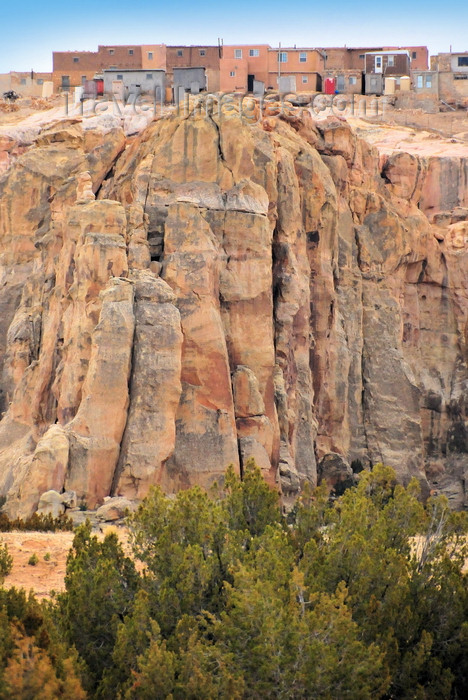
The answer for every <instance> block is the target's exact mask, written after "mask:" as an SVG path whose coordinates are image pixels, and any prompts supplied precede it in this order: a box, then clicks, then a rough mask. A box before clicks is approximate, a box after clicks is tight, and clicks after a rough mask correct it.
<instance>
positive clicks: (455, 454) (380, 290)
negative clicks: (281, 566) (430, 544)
mask: <svg viewBox="0 0 468 700" xmlns="http://www.w3.org/2000/svg"><path fill="white" fill-rule="evenodd" d="M189 106H190V109H191V110H194V111H193V112H192V113H191V114H187V115H185V116H177V115H171V116H168V117H167V118H163V119H158V120H157V121H155V122H153V123H151V124H150V125H149V126H148V128H147V129H146V130H145V131H144V132H143V133H142V134H141V135H139V136H136V137H134V138H132V139H131V142H129V143H128V145H127V147H126V148H125V149H124V147H125V138H124V134H123V132H122V130H121V129H120V128H119V127H118V124H117V122H118V120H117V122H116V119H115V118H114V117H111V118H107V119H104V118H101V117H96V118H94V117H93V118H91V119H89V120H84V121H82V120H80V119H74V120H62V121H61V122H60V121H58V122H56V123H54V124H51V125H50V126H49V127H46V128H42V130H41V129H40V128H39V127H38V131H37V132H35V133H34V135H33V138H31V139H29V141H28V143H25V144H24V145H23V143H22V142H21V144H20V145H21V148H26V149H27V150H26V152H24V153H23V154H22V155H19V154H18V153H17V152H16V151H15V149H16V148H17V145H18V144H19V141H15V143H16V144H17V145H15V143H12V142H11V141H12V140H13V141H14V138H13V137H12V139H10V140H8V139H7V140H5V139H3V140H2V143H1V144H0V148H1V149H3V150H1V152H2V153H4V154H7V156H8V159H9V160H8V170H7V171H6V174H5V175H4V176H3V178H2V179H1V180H0V245H1V249H0V363H1V375H0V404H1V405H0V408H1V410H2V411H3V412H4V415H3V418H2V420H1V421H0V493H2V494H5V495H7V496H8V501H7V508H8V510H9V512H12V513H13V512H19V510H18V508H19V506H18V503H19V497H20V494H24V510H25V512H26V510H29V511H30V510H31V508H33V507H34V505H35V504H36V503H37V502H38V499H39V497H40V495H41V493H44V492H47V491H50V490H53V491H58V492H59V491H61V490H62V489H63V488H69V489H71V490H73V491H76V493H77V495H78V497H79V498H81V497H84V498H85V499H86V500H87V502H88V503H89V504H90V505H96V504H98V503H101V502H102V501H103V499H104V498H105V497H107V496H109V495H111V494H112V495H116V496H125V497H128V498H131V499H139V498H142V497H143V496H144V495H145V494H146V493H147V491H148V489H149V487H150V486H151V485H152V484H161V486H162V487H163V488H164V489H166V490H167V491H174V490H177V489H179V488H184V487H187V486H189V485H192V484H200V485H202V486H210V485H211V484H212V483H213V482H214V481H220V480H222V478H223V475H224V473H225V471H226V468H227V466H228V465H229V464H230V463H232V464H234V466H235V468H236V469H242V467H243V466H244V465H245V464H246V462H247V461H248V459H250V458H251V457H254V458H255V459H256V461H257V462H258V463H259V465H260V466H261V468H262V471H263V473H264V475H265V478H267V479H268V480H269V481H270V482H271V483H274V482H276V483H277V484H278V485H279V486H280V488H281V489H282V491H283V495H284V497H285V502H287V503H291V502H292V501H293V499H294V498H295V497H296V496H297V494H298V492H299V490H300V488H301V485H302V484H303V483H304V482H305V481H309V482H310V483H312V484H315V483H316V481H317V466H316V464H317V462H318V463H319V464H320V465H321V468H322V467H324V466H326V465H327V464H328V462H329V461H330V459H332V458H331V457H330V455H332V457H333V460H335V462H336V464H339V465H341V466H343V465H345V469H344V472H345V473H346V475H348V471H349V469H348V467H347V465H348V464H351V463H352V462H353V461H356V460H357V461H358V462H360V463H361V464H362V465H364V466H367V465H369V464H370V463H374V462H377V461H385V462H386V463H388V464H389V465H390V466H393V467H394V468H395V469H396V470H397V473H398V475H399V478H400V479H402V480H404V481H406V480H407V479H408V478H409V477H410V476H412V475H416V476H417V477H418V479H419V480H420V481H421V483H422V485H423V490H424V491H425V492H427V491H428V490H429V486H431V487H434V488H436V489H440V490H442V491H444V492H445V493H447V494H448V496H449V497H450V499H451V502H452V503H453V504H454V505H455V506H457V507H461V506H462V505H463V502H464V499H465V498H466V495H465V491H464V483H465V481H466V476H467V475H466V473H465V472H466V455H467V449H468V448H467V446H466V434H467V429H468V426H467V413H468V408H467V403H466V396H467V393H468V392H467V382H468V372H467V367H466V360H467V350H466V329H467V328H468V292H467V290H468V276H467V275H468V273H467V270H468V265H467V254H468V246H467V229H466V221H467V220H468V200H467V196H468V195H467V192H466V182H467V178H466V172H465V170H466V158H464V157H460V158H457V157H456V156H453V155H450V157H447V158H445V157H441V154H440V153H438V154H437V155H434V156H431V155H430V154H428V153H427V152H425V153H424V155H418V154H415V153H408V154H406V153H402V152H398V153H392V152H391V151H390V153H389V152H388V149H387V151H386V152H385V153H384V154H382V156H381V160H380V161H379V154H378V151H377V149H376V148H375V147H374V146H371V145H369V144H367V143H366V142H364V141H362V140H361V139H359V138H358V137H357V136H356V133H355V132H353V130H352V129H351V128H350V127H349V125H348V124H346V123H345V122H344V121H343V120H341V119H336V118H328V119H320V120H319V121H317V122H314V120H313V118H312V117H311V115H310V114H307V113H306V114H305V115H304V119H302V120H301V118H300V117H299V116H298V115H297V114H294V112H293V110H292V108H290V107H288V108H287V114H285V115H284V118H279V114H277V113H276V112H277V107H278V105H276V106H274V109H273V112H272V113H271V114H270V115H268V116H267V119H266V120H264V121H263V123H261V124H256V123H255V122H254V120H253V119H252V120H251V121H249V120H248V119H243V118H241V117H240V116H238V115H237V114H236V113H235V108H234V111H232V110H231V112H230V113H228V112H227V111H226V110H224V111H223V110H221V113H220V112H219V111H218V109H217V108H216V107H217V104H216V103H215V109H214V110H213V112H212V114H206V113H204V112H203V111H200V110H199V109H196V104H195V101H194V100H191V101H190V102H189ZM275 110H276V112H275ZM275 114H276V116H275ZM254 116H255V112H254ZM39 132H40V133H39ZM38 134H39V135H38ZM36 137H37V139H36ZM34 139H36V144H37V145H34ZM18 147H19V146H18ZM104 178H105V179H104ZM426 215H427V216H426ZM427 217H429V219H431V220H433V221H434V222H435V226H433V225H432V224H431V222H430V221H429V219H428V218H427ZM67 455H68V456H67ZM333 460H332V461H333ZM65 462H66V464H65ZM335 462H334V463H335ZM358 462H356V465H357V464H358ZM325 471H326V470H324V469H322V472H323V474H322V476H323V478H328V477H327V476H326V475H325ZM319 477H320V475H319ZM330 478H331V477H330ZM333 478H334V477H333ZM26 481H27V485H26ZM330 483H331V482H330ZM15 504H16V505H15ZM15 508H16V511H15Z"/></svg>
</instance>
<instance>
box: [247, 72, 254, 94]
mask: <svg viewBox="0 0 468 700" xmlns="http://www.w3.org/2000/svg"><path fill="white" fill-rule="evenodd" d="M254 80H255V76H254V75H248V76H247V92H253V89H254Z"/></svg>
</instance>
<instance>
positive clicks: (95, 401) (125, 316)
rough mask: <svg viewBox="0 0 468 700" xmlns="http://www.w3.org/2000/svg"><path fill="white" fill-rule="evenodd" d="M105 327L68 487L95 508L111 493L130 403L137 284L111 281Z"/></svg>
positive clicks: (74, 433)
mask: <svg viewBox="0 0 468 700" xmlns="http://www.w3.org/2000/svg"><path fill="white" fill-rule="evenodd" d="M101 300H102V308H101V313H100V316H99V323H98V325H97V326H96V328H95V329H94V332H93V335H92V346H91V357H90V361H89V369H88V373H87V376H86V379H85V382H84V384H83V389H82V396H83V398H82V401H81V404H80V407H79V409H78V412H77V414H76V416H75V418H74V419H73V420H72V421H71V422H70V423H69V424H68V426H67V433H68V436H69V440H70V456H69V462H68V470H67V476H66V480H65V487H66V488H67V489H69V490H72V491H76V492H77V495H78V496H79V497H85V498H86V501H87V503H88V506H89V507H91V508H93V507H95V506H96V505H97V504H98V503H99V502H101V501H102V499H103V498H104V497H105V496H108V495H109V494H110V490H111V485H112V480H113V476H114V472H115V468H116V465H117V460H118V458H119V452H120V442H121V440H122V435H123V432H124V428H125V424H126V420H127V409H128V402H129V392H128V381H129V377H130V365H131V357H132V345H133V332H134V313H133V285H132V284H131V282H129V281H127V280H124V279H111V280H110V282H109V285H108V287H107V288H106V289H105V290H104V291H103V292H101Z"/></svg>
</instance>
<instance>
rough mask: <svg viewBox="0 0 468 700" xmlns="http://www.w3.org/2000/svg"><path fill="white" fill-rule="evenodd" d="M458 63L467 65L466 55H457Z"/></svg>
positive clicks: (467, 58) (467, 57)
mask: <svg viewBox="0 0 468 700" xmlns="http://www.w3.org/2000/svg"><path fill="white" fill-rule="evenodd" d="M458 65H459V66H460V67H461V66H468V56H459V57H458Z"/></svg>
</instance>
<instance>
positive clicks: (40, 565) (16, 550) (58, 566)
mask: <svg viewBox="0 0 468 700" xmlns="http://www.w3.org/2000/svg"><path fill="white" fill-rule="evenodd" d="M0 542H4V543H6V545H7V546H8V551H9V553H10V554H11V555H12V557H13V569H12V571H11V573H10V575H9V576H7V577H6V579H5V584H4V585H5V587H6V588H11V587H12V586H16V587H17V588H26V590H29V589H30V588H32V589H33V591H34V592H35V593H36V595H37V596H38V598H44V597H48V596H49V595H50V592H51V591H53V590H55V591H62V590H63V589H64V576H65V566H66V561H67V554H68V550H69V549H70V547H71V544H72V542H73V532H56V533H51V532H3V533H1V534H0ZM33 554H36V556H37V558H38V562H37V564H36V565H35V566H31V565H30V564H28V561H29V559H30V557H31V556H32V555H33ZM46 554H48V555H49V556H50V560H49V561H46V560H45V559H44V556H45V555H46Z"/></svg>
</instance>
